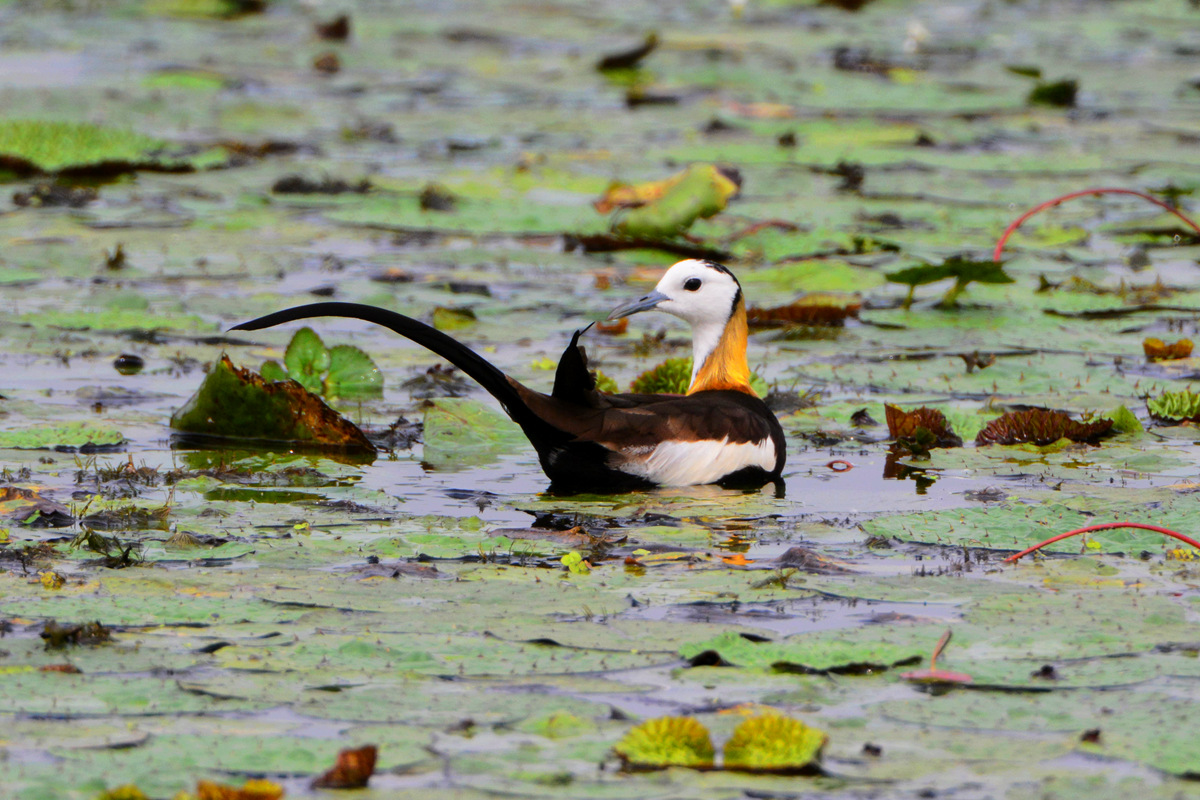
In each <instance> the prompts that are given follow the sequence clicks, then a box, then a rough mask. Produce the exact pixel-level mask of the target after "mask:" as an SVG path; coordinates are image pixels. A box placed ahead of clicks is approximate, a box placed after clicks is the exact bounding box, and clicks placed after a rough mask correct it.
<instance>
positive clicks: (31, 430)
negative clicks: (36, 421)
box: [0, 422, 125, 450]
mask: <svg viewBox="0 0 1200 800" xmlns="http://www.w3.org/2000/svg"><path fill="white" fill-rule="evenodd" d="M124 443H125V436H124V435H123V434H122V433H121V432H120V431H119V430H116V429H115V428H111V427H109V426H107V425H100V424H97V423H92V422H67V423H63V424H62V425H31V426H29V427H27V428H22V429H20V430H11V431H0V447H12V448H15V449H22V450H58V449H61V450H93V449H112V448H115V447H119V446H120V445H122V444H124Z"/></svg>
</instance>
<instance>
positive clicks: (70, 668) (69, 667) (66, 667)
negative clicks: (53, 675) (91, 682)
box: [38, 664, 83, 675]
mask: <svg viewBox="0 0 1200 800" xmlns="http://www.w3.org/2000/svg"><path fill="white" fill-rule="evenodd" d="M38 672H63V673H66V674H67V675H79V674H81V673H82V672H83V670H81V669H79V667H77V666H75V665H74V664H46V665H45V666H41V667H38Z"/></svg>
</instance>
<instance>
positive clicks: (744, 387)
mask: <svg viewBox="0 0 1200 800" xmlns="http://www.w3.org/2000/svg"><path fill="white" fill-rule="evenodd" d="M749 338H750V327H749V325H748V324H747V322H746V301H745V300H744V299H742V298H738V302H737V306H736V307H735V308H734V309H733V314H732V315H731V316H730V317H729V322H727V323H726V324H725V331H724V332H723V333H722V334H721V338H720V339H719V340H718V341H717V346H716V347H714V348H713V351H712V352H711V353H709V354H708V357H707V358H705V359H704V363H703V364H701V365H700V369H699V370H697V371H696V377H695V379H693V380H692V385H691V386H689V387H688V391H687V393H688V394H695V393H696V392H709V391H716V390H721V389H723V390H726V391H734V392H744V393H746V394H748V395H752V396H754V397H758V394H757V393H756V392H755V391H754V390H753V389H751V388H750V362H749V361H747V360H746V342H747V341H748V340H749Z"/></svg>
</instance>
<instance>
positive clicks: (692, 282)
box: [683, 278, 700, 292]
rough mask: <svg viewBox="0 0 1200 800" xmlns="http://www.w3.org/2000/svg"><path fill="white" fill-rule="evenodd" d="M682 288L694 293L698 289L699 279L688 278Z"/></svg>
mask: <svg viewBox="0 0 1200 800" xmlns="http://www.w3.org/2000/svg"><path fill="white" fill-rule="evenodd" d="M683 288H685V289H687V290H688V291H689V292H694V291H696V290H697V289H699V288H700V279H699V278H688V279H687V280H686V281H684V282H683Z"/></svg>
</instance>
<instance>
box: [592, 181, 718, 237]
mask: <svg viewBox="0 0 1200 800" xmlns="http://www.w3.org/2000/svg"><path fill="white" fill-rule="evenodd" d="M740 190H741V176H740V175H739V174H738V173H737V171H736V170H731V169H729V168H722V167H717V166H713V165H712V164H695V165H693V166H691V167H689V168H688V169H686V170H684V171H683V172H681V173H679V174H678V175H675V176H672V177H671V178H669V179H667V180H665V181H659V182H656V183H652V184H645V185H642V186H637V187H617V188H614V189H610V190H609V192H608V193H607V194H606V195H605V199H603V200H602V201H600V204H598V207H600V208H606V209H607V208H612V207H618V208H620V207H623V208H627V209H628V210H627V211H624V212H621V213H618V215H617V217H616V218H615V221H614V223H613V231H614V232H615V233H618V234H621V235H623V236H629V237H633V238H647V239H669V238H672V237H675V236H678V235H679V234H681V233H683V232H684V231H686V230H687V229H688V228H690V227H691V226H692V223H694V222H695V221H696V220H698V219H707V218H708V217H712V216H715V215H716V214H719V213H721V211H722V210H724V208H725V206H726V204H728V202H729V200H730V198H732V197H734V196H735V195H736V194H737V193H738V192H739V191H740Z"/></svg>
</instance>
